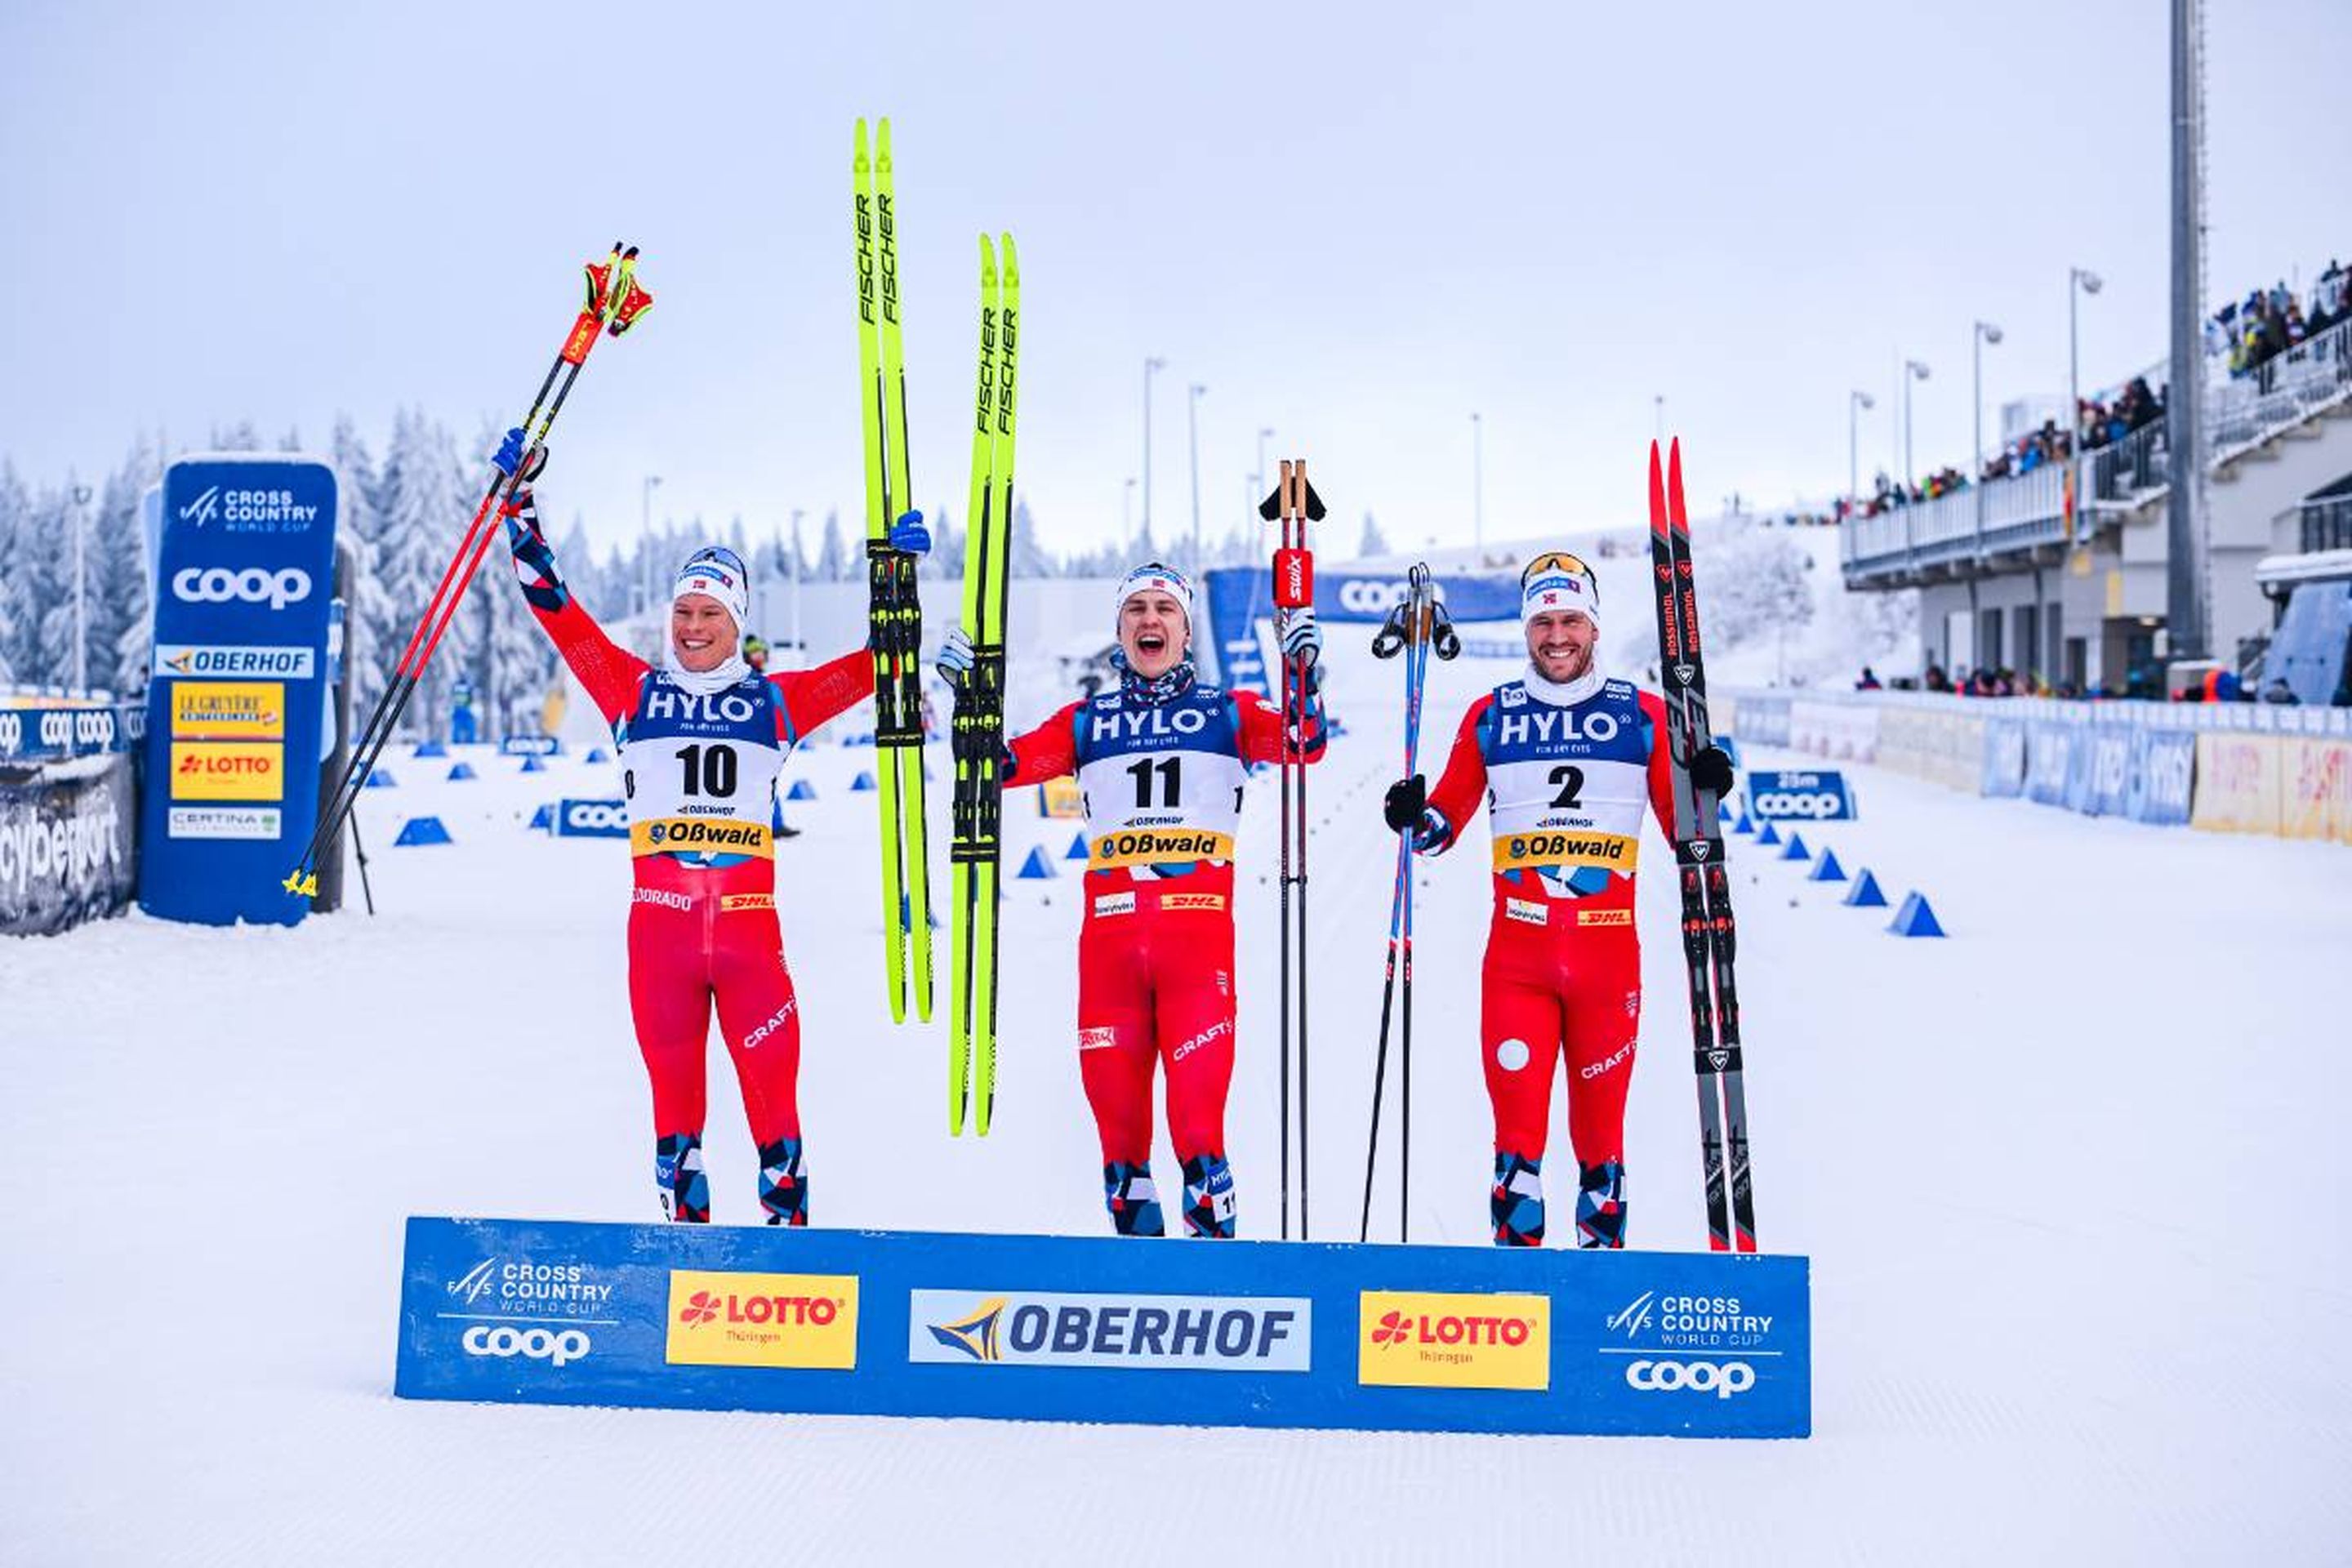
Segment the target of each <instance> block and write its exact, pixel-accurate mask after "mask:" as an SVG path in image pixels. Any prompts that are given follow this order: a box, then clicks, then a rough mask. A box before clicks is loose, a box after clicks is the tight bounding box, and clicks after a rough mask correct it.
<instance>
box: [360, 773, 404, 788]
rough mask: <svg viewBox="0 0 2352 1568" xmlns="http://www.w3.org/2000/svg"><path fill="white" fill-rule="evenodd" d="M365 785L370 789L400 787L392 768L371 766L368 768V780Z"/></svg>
mask: <svg viewBox="0 0 2352 1568" xmlns="http://www.w3.org/2000/svg"><path fill="white" fill-rule="evenodd" d="M365 787H366V788H369V789H397V788H398V787H399V781H398V780H397V779H394V777H393V776H392V770H391V769H390V768H371V769H369V770H368V782H367V784H366V786H365Z"/></svg>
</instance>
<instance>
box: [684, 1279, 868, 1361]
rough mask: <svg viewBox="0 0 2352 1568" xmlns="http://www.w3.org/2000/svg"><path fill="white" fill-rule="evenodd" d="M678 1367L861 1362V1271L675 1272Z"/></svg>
mask: <svg viewBox="0 0 2352 1568" xmlns="http://www.w3.org/2000/svg"><path fill="white" fill-rule="evenodd" d="M663 1359H664V1360H666V1361H667V1362H668V1363H669V1364H670V1365H672V1366H779V1367H814V1368H823V1369H831V1370H835V1371H842V1372H846V1371H849V1370H850V1369H852V1368H854V1367H856V1364H857V1276H856V1275H855V1274H738V1273H726V1272H720V1271H716V1270H711V1269H701V1268H673V1269H671V1270H670V1272H669V1337H668V1345H667V1350H666V1351H665V1353H664V1356H663Z"/></svg>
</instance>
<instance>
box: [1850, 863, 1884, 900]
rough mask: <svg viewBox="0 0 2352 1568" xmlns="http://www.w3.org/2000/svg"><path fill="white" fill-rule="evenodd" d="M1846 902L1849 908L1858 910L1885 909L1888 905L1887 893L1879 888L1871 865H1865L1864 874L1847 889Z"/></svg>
mask: <svg viewBox="0 0 2352 1568" xmlns="http://www.w3.org/2000/svg"><path fill="white" fill-rule="evenodd" d="M1845 902H1846V905H1847V906H1848V907H1849V908H1851V909H1857V910H1883V909H1885V907H1886V895H1885V893H1882V892H1880V891H1879V890H1878V879H1877V878H1875V877H1874V876H1872V875H1871V874H1870V868H1869V867H1867V866H1864V868H1862V875H1861V876H1859V877H1857V878H1855V879H1854V881H1853V887H1851V888H1848V889H1846V890H1845Z"/></svg>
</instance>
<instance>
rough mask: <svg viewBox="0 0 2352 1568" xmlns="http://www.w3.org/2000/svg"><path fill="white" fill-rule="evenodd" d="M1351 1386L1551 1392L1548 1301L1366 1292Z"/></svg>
mask: <svg viewBox="0 0 2352 1568" xmlns="http://www.w3.org/2000/svg"><path fill="white" fill-rule="evenodd" d="M1359 1303H1360V1304H1359V1307H1358V1310H1357V1319H1358V1322H1357V1344H1356V1381H1357V1382H1358V1383H1360V1384H1381V1385H1384V1386H1389V1387H1406V1388H1532V1389H1546V1388H1549V1387H1550V1386H1551V1298H1550V1297H1549V1296H1524V1295H1473V1294H1454V1293H1441V1292H1433V1291H1423V1290H1366V1291H1364V1292H1362V1293H1361V1295H1360V1298H1359Z"/></svg>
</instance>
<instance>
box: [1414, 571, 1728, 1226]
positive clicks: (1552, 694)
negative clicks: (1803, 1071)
mask: <svg viewBox="0 0 2352 1568" xmlns="http://www.w3.org/2000/svg"><path fill="white" fill-rule="evenodd" d="M1520 600H1521V607H1520V620H1521V622H1522V624H1523V625H1524V626H1525V627H1526V630H1527V642H1528V668H1527V671H1526V673H1525V674H1523V675H1521V676H1520V677H1519V678H1518V679H1515V680H1512V681H1509V682H1507V683H1506V684H1505V685H1502V686H1499V687H1497V688H1496V689H1495V690H1493V691H1492V692H1490V693H1488V694H1487V695H1486V696H1485V697H1481V698H1480V699H1478V700H1477V701H1475V702H1474V703H1472V704H1471V705H1470V711H1469V712H1468V713H1466V714H1465V715H1464V716H1463V720H1462V727H1461V730H1460V731H1459V732H1458V733H1457V734H1456V735H1455V737H1454V751H1453V754H1452V755H1451V756H1449V757H1448V758H1447V759H1446V763H1445V772H1444V774H1443V775H1441V776H1440V777H1439V779H1438V781H1437V787H1436V788H1435V789H1429V788H1427V786H1426V783H1425V781H1424V780H1423V778H1422V776H1421V775H1420V774H1418V773H1416V774H1414V775H1413V776H1412V777H1411V778H1409V779H1405V780H1402V781H1401V782H1399V783H1398V784H1394V785H1393V786H1391V788H1390V790H1389V792H1388V798H1387V802H1386V812H1385V815H1386V816H1387V820H1388V824H1389V826H1390V827H1391V829H1392V830H1394V831H1397V832H1405V831H1411V832H1412V835H1413V847H1414V848H1415V849H1416V850H1417V851H1419V852H1420V853H1422V854H1424V855H1437V854H1442V853H1444V851H1445V850H1446V849H1448V848H1451V847H1453V845H1454V842H1455V840H1456V838H1457V837H1459V835H1460V833H1461V830H1462V826H1463V825H1464V824H1465V823H1466V822H1467V821H1468V820H1469V819H1470V816H1471V814H1472V813H1473V812H1475V811H1476V810H1477V808H1478V803H1479V797H1480V796H1481V795H1484V796H1485V797H1486V806H1487V812H1488V821H1489V825H1490V826H1491V827H1492V828H1493V830H1494V876H1495V912H1494V917H1493V921H1492V923H1491V924H1490V925H1489V926H1488V928H1487V933H1486V963H1485V967H1484V970H1483V972H1482V974H1481V977H1480V1006H1479V1023H1478V1038H1479V1054H1480V1056H1481V1058H1483V1060H1484V1062H1485V1066H1486V1093H1487V1096H1488V1098H1489V1099H1491V1100H1493V1102H1494V1107H1495V1180H1494V1185H1493V1187H1492V1189H1491V1191H1490V1194H1489V1196H1490V1207H1491V1212H1492V1217H1493V1219H1494V1226H1495V1243H1496V1246H1498V1247H1539V1246H1541V1245H1542V1244H1543V1237H1544V1196H1543V1160H1544V1144H1545V1141H1546V1135H1547V1132H1548V1130H1549V1122H1550V1118H1551V1082H1552V1074H1553V1071H1554V1069H1555V1067H1556V1066H1564V1068H1565V1069H1566V1071H1567V1076H1568V1132H1569V1141H1570V1143H1571V1144H1573V1145H1574V1149H1575V1154H1576V1162H1577V1189H1578V1190H1577V1202H1576V1236H1577V1244H1578V1245H1579V1246H1580V1247H1622V1246H1623V1245H1624V1244H1625V1091H1626V1089H1627V1088H1628V1086H1629V1085H1630V1084H1631V1083H1632V1081H1633V1046H1634V1040H1635V1038H1636V1037H1637V1036H1638V1034H1639V1030H1640V1025H1641V1015H1642V950H1641V943H1640V942H1639V941H1638V939H1637V938H1636V936H1635V934H1634V929H1633V867H1634V860H1635V858H1636V855H1637V853H1638V851H1639V850H1640V847H1641V835H1642V806H1643V799H1644V797H1645V796H1646V797H1647V800H1648V802H1649V806H1650V809H1651V810H1652V811H1653V812H1654V813H1655V814H1656V816H1657V818H1658V821H1659V823H1660V824H1661V825H1662V826H1664V827H1665V829H1666V831H1667V832H1668V833H1669V834H1671V833H1672V832H1673V824H1674V794H1673V784H1672V774H1671V772H1670V770H1671V768H1672V766H1673V763H1672V759H1671V758H1670V757H1669V755H1668V752H1667V745H1666V710H1665V704H1664V700H1662V699H1660V698H1659V697H1657V696H1656V695H1655V694H1654V693H1652V692H1647V691H1637V690H1636V689H1634V687H1633V683H1632V682H1630V681H1625V680H1612V679H1605V678H1604V677H1603V676H1602V675H1601V671H1600V669H1599V668H1597V667H1596V665H1595V663H1594V659H1593V649H1594V647H1595V645H1596V644H1597V643H1598V642H1599V641H1600V637H1601V592H1600V584H1598V582H1597V581H1596V580H1595V578H1594V576H1593V574H1592V569H1591V567H1590V566H1587V565H1586V564H1585V563H1583V562H1582V561H1580V560H1579V559H1578V558H1577V557H1575V556H1573V555H1570V554H1567V553H1565V552H1551V553H1549V554H1545V555H1540V556H1538V557H1537V558H1536V559H1535V560H1534V561H1533V562H1531V563H1528V569H1527V571H1526V572H1525V573H1524V574H1522V575H1521V578H1520ZM1690 772H1691V777H1692V779H1693V781H1694V782H1695V783H1696V784H1697V785H1698V786H1699V787H1700V788H1702V789H1711V790H1714V791H1716V792H1717V794H1720V793H1721V792H1722V791H1724V790H1727V789H1728V788H1730V787H1731V782H1732V781H1731V763H1730V759H1729V758H1728V757H1727V756H1726V755H1725V753H1724V752H1722V751H1721V750H1720V749H1719V748H1717V747H1713V746H1710V747H1708V748H1706V750H1705V751H1703V752H1700V753H1699V754H1698V755H1697V756H1696V757H1695V758H1694V759H1692V762H1691V769H1690Z"/></svg>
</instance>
